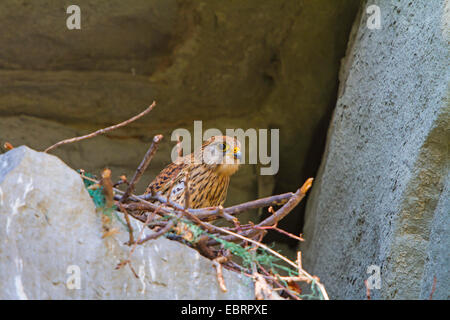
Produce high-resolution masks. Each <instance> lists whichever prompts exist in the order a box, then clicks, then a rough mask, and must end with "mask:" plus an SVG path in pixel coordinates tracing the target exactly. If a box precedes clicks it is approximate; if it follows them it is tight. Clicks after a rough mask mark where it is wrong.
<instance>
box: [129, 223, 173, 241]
mask: <svg viewBox="0 0 450 320" xmlns="http://www.w3.org/2000/svg"><path fill="white" fill-rule="evenodd" d="M173 225H174V223H173V221H169V222H168V223H167V224H166V225H165V226H164V227H163V228H161V230H159V231H157V232H155V233H152V234H149V235H148V236H146V237H145V238H144V239H142V240H138V241H137V243H138V244H143V243H144V242H147V241H148V240H153V239H156V238H158V237H160V236H162V235H163V234H165V233H166V232H168V231H169V230H170V229H172V227H173Z"/></svg>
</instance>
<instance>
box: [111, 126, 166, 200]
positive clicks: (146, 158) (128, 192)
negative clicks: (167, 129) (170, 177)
mask: <svg viewBox="0 0 450 320" xmlns="http://www.w3.org/2000/svg"><path fill="white" fill-rule="evenodd" d="M162 138H163V136H162V135H161V134H159V135H157V136H154V137H153V142H152V144H151V146H150V148H148V150H147V153H146V154H145V156H144V159H142V161H141V164H140V165H139V167H138V168H137V169H136V172H135V173H134V176H133V178H132V179H131V182H130V184H129V185H128V188H127V190H126V191H125V193H124V194H123V195H122V198H121V199H120V202H121V203H124V202H125V201H126V200H127V199H128V197H129V196H130V195H131V194H132V193H133V192H134V188H135V186H136V184H137V183H138V182H139V180H140V179H141V177H142V175H143V174H144V171H145V170H146V169H147V167H148V165H149V164H150V161H151V160H152V159H153V156H154V155H155V153H156V150H157V149H158V145H159V142H160V141H161V139H162Z"/></svg>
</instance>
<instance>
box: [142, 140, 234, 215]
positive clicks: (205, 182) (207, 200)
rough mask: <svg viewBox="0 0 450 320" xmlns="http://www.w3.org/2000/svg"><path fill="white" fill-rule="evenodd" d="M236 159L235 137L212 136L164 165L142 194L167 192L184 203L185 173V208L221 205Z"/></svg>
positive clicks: (165, 193) (225, 195)
mask: <svg viewBox="0 0 450 320" xmlns="http://www.w3.org/2000/svg"><path fill="white" fill-rule="evenodd" d="M240 160H241V151H240V143H239V141H238V140H237V139H236V138H232V137H228V136H215V137H212V138H210V139H209V140H207V141H206V142H205V143H204V144H203V145H202V146H201V148H199V149H198V150H196V151H194V152H193V153H191V154H189V155H187V156H184V157H181V158H179V159H177V160H176V161H175V162H173V163H171V164H170V165H168V166H167V167H166V168H164V169H163V170H162V171H161V172H160V173H159V174H158V176H157V177H156V178H155V179H154V180H153V181H152V182H151V183H150V185H149V186H148V187H147V189H146V191H145V193H146V194H149V193H153V194H157V193H161V195H162V196H164V197H169V195H170V200H172V201H174V202H176V203H178V204H180V205H182V206H184V201H185V190H186V185H185V183H186V176H187V175H189V178H188V181H189V182H188V183H189V208H193V209H197V208H205V207H213V206H219V205H223V204H224V202H225V199H226V197H227V190H228V185H229V183H230V176H231V175H233V174H234V173H235V172H236V171H237V170H238V169H239V165H240Z"/></svg>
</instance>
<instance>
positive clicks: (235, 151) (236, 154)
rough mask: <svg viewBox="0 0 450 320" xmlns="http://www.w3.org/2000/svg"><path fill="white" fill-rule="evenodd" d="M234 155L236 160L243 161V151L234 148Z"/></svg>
mask: <svg viewBox="0 0 450 320" xmlns="http://www.w3.org/2000/svg"><path fill="white" fill-rule="evenodd" d="M233 155H234V158H235V159H239V160H241V158H242V154H241V150H240V149H239V148H238V147H236V148H234V150H233Z"/></svg>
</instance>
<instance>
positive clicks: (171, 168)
mask: <svg viewBox="0 0 450 320" xmlns="http://www.w3.org/2000/svg"><path fill="white" fill-rule="evenodd" d="M186 165H187V164H186V163H176V162H174V163H171V164H169V165H168V166H167V167H165V168H164V169H163V170H162V171H161V172H160V173H159V174H158V175H157V176H156V178H155V179H154V180H153V181H152V182H151V183H150V184H149V186H148V187H147V189H146V190H145V193H146V194H148V193H151V192H152V190H153V192H155V193H157V192H161V194H163V195H165V194H166V193H167V192H168V191H169V189H170V188H172V187H175V186H176V185H177V184H178V183H179V182H180V181H179V180H180V179H182V177H183V175H182V174H180V173H182V170H183V169H184V168H185V167H186Z"/></svg>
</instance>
